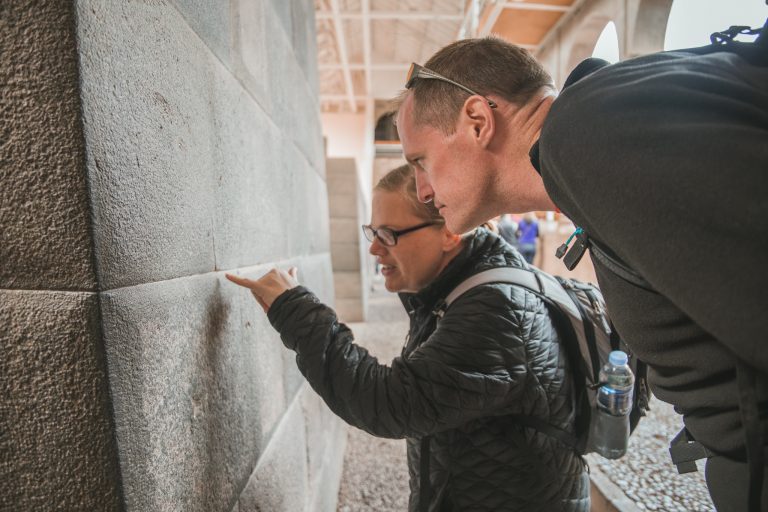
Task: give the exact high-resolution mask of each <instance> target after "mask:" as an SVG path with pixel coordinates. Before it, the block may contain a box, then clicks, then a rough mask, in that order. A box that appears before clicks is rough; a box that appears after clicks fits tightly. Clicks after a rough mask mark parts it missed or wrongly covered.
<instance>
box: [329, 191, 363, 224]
mask: <svg viewBox="0 0 768 512" xmlns="http://www.w3.org/2000/svg"><path fill="white" fill-rule="evenodd" d="M328 208H329V211H330V215H331V217H335V218H338V217H347V218H351V219H355V220H358V211H357V196H356V195H355V194H342V193H339V192H338V190H330V189H329V196H328Z"/></svg>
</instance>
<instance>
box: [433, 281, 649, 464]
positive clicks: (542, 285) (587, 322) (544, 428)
mask: <svg viewBox="0 0 768 512" xmlns="http://www.w3.org/2000/svg"><path fill="white" fill-rule="evenodd" d="M490 283H509V284H513V285H516V286H522V287H524V288H526V289H527V290H530V291H531V292H533V293H534V294H536V295H537V296H538V297H540V298H541V299H542V300H543V301H544V303H545V304H546V305H547V307H548V309H549V312H550V316H551V318H552V320H553V323H554V324H555V329H556V330H557V332H558V334H559V335H560V338H561V340H560V342H561V344H562V346H563V347H564V348H565V352H566V355H567V357H568V360H569V363H570V369H571V373H572V375H573V381H574V384H575V385H574V390H575V393H576V420H575V425H574V432H567V431H565V430H562V429H559V428H557V427H554V426H553V425H550V424H549V423H547V422H546V421H544V420H542V419H540V418H534V417H530V416H523V415H510V416H508V417H507V419H509V421H510V422H511V423H513V424H517V425H524V426H526V427H530V428H533V429H534V430H537V431H539V432H541V433H543V434H546V435H548V436H550V437H554V438H556V439H558V440H560V441H561V442H563V443H564V444H566V445H567V446H569V447H571V448H572V449H574V450H575V451H576V452H577V453H579V454H581V455H584V454H587V453H591V452H593V451H594V450H593V448H594V447H593V443H592V439H591V435H590V434H591V433H592V423H593V421H594V419H595V418H596V414H595V413H596V411H597V389H598V387H599V386H600V379H599V372H600V369H601V368H602V367H603V365H604V364H605V363H606V362H607V361H608V354H609V353H610V352H611V351H612V350H623V351H624V352H626V353H627V354H629V356H630V357H629V365H630V368H631V369H632V372H633V373H634V374H635V389H634V400H633V405H632V411H631V413H630V428H631V430H632V431H633V430H634V428H635V427H636V426H637V423H638V421H639V420H640V418H641V417H642V416H644V415H645V411H646V410H648V401H649V399H650V392H649V390H648V385H647V372H646V366H645V364H643V362H642V361H640V360H638V359H637V358H636V357H634V356H633V355H632V353H631V352H630V351H629V349H628V347H627V346H626V344H625V343H624V342H623V341H622V340H621V338H620V337H619V335H618V333H617V332H616V330H615V329H614V328H613V325H612V324H611V321H610V318H609V317H608V312H607V311H606V309H605V301H604V300H603V295H602V293H600V290H599V289H598V288H597V287H596V286H594V285H592V284H588V283H582V282H580V281H577V280H575V279H565V278H561V277H555V276H552V275H549V274H547V273H546V272H543V271H541V270H539V269H537V268H535V267H529V268H527V269H524V268H510V267H501V268H494V269H490V270H486V271H484V272H480V273H477V274H475V275H473V276H471V277H469V278H468V279H466V280H465V281H463V282H462V283H460V284H459V285H458V286H457V287H456V288H454V290H453V291H451V293H449V294H448V296H447V297H446V298H445V300H444V301H443V302H442V303H441V305H440V306H439V307H438V308H437V309H436V311H435V314H436V315H437V316H438V318H441V317H442V316H443V315H444V314H445V312H446V310H447V309H448V308H449V307H450V305H451V304H452V303H453V302H454V301H455V300H456V299H458V298H459V297H461V296H462V295H464V293H466V292H467V291H469V290H471V289H473V288H475V287H476V286H480V285H483V284H490Z"/></svg>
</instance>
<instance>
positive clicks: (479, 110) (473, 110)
mask: <svg viewBox="0 0 768 512" xmlns="http://www.w3.org/2000/svg"><path fill="white" fill-rule="evenodd" d="M459 123H460V126H459V128H460V129H465V130H468V131H470V133H471V135H472V138H473V140H474V141H475V142H476V143H477V144H478V145H480V147H482V148H486V147H487V146H488V145H489V144H490V143H491V140H492V139H493V135H494V134H495V133H496V119H495V117H494V116H493V109H492V108H491V107H490V105H488V101H487V100H486V99H485V98H483V97H482V96H479V95H475V96H470V97H469V98H467V101H465V102H464V106H463V107H462V109H461V115H460V116H459Z"/></svg>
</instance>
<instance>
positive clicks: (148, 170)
mask: <svg viewBox="0 0 768 512" xmlns="http://www.w3.org/2000/svg"><path fill="white" fill-rule="evenodd" d="M77 5H78V44H79V48H80V54H81V59H80V64H81V75H82V98H83V118H84V126H85V136H86V144H87V146H88V151H87V154H88V173H89V177H90V184H91V194H92V201H93V206H92V207H93V213H94V223H95V226H97V229H95V243H96V255H97V260H98V269H99V274H100V275H99V281H100V283H101V284H102V287H103V288H105V289H111V288H118V287H122V286H130V285H135V284H140V283H146V282H151V281H157V280H162V279H171V278H175V277H179V276H183V275H190V274H197V273H202V272H209V271H212V270H214V268H215V262H214V251H213V235H214V234H213V220H214V219H213V215H214V208H213V204H214V190H215V187H214V183H213V176H214V174H213V173H214V172H215V171H214V170H215V169H217V159H216V156H217V145H216V143H217V137H218V132H219V130H218V123H219V122H220V120H219V119H218V118H217V112H218V110H219V108H220V106H221V104H222V103H225V102H226V101H232V100H231V99H230V98H228V97H227V92H228V90H225V89H224V88H223V87H222V82H223V81H226V80H227V77H226V76H225V74H224V73H222V70H223V69H224V68H223V66H221V64H220V63H219V61H218V60H216V59H215V58H214V56H213V55H212V54H211V52H210V51H209V50H208V48H207V47H206V46H205V45H204V44H203V42H202V41H201V40H200V38H199V37H198V36H197V35H196V34H195V33H194V32H193V31H192V29H190V27H189V25H187V23H186V22H185V20H184V18H183V17H182V16H181V15H180V14H179V12H178V11H177V10H176V9H174V8H173V7H172V6H171V5H169V4H166V3H163V2H156V3H147V2H99V1H83V2H78V3H77ZM118 19H119V20H121V22H120V23H115V20H118ZM137 41H141V44H137V43H136V42H137ZM181 77H183V79H181Z"/></svg>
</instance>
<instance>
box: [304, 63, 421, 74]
mask: <svg viewBox="0 0 768 512" xmlns="http://www.w3.org/2000/svg"><path fill="white" fill-rule="evenodd" d="M410 65H411V63H410V62H386V63H381V64H370V63H369V64H368V65H366V64H359V63H349V69H351V70H353V71H365V69H366V68H367V69H370V70H371V71H403V72H405V71H408V67H409V66H410ZM342 67H343V66H342V65H341V64H320V65H318V67H317V69H318V70H319V71H340V70H341V69H342Z"/></svg>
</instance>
